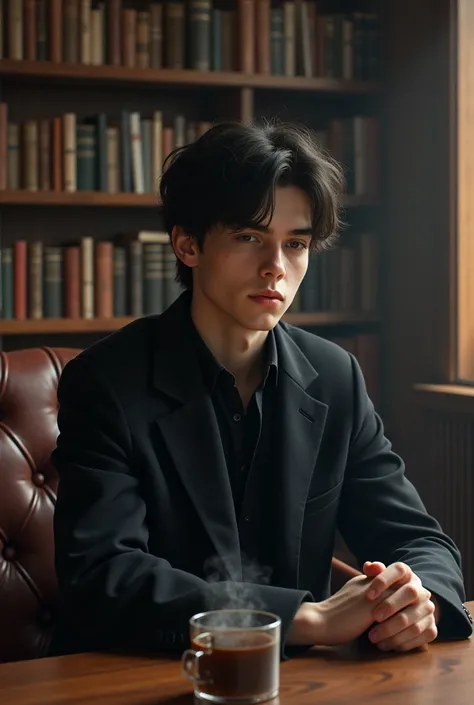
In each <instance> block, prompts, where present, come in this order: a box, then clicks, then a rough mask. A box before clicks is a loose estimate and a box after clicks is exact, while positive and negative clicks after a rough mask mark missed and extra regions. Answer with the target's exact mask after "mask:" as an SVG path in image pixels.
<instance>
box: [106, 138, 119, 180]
mask: <svg viewBox="0 0 474 705" xmlns="http://www.w3.org/2000/svg"><path fill="white" fill-rule="evenodd" d="M119 153H120V150H119V129H118V127H108V128H107V191H108V193H118V192H119V191H120V170H119Z"/></svg>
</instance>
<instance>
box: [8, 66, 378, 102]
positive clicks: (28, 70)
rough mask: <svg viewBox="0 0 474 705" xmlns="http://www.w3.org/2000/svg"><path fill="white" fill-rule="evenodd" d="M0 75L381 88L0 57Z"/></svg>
mask: <svg viewBox="0 0 474 705" xmlns="http://www.w3.org/2000/svg"><path fill="white" fill-rule="evenodd" d="M0 74H1V75H2V76H5V77H9V78H15V79H16V80H20V79H27V80H28V81H30V80H31V79H32V78H36V79H38V80H40V81H42V82H50V83H54V82H55V81H64V80H67V81H74V82H77V83H79V82H87V83H89V84H94V83H108V84H111V83H118V84H120V85H127V84H131V85H132V86H141V87H143V86H147V85H148V84H150V83H151V84H171V85H179V86H199V87H204V86H212V87H214V86H220V87H223V88H229V87H235V88H263V89H266V90H289V91H307V92H309V93H314V92H319V93H336V94H339V95H341V94H346V95H358V94H359V95H372V94H377V93H379V92H380V91H381V85H380V83H378V82H377V81H356V80H343V79H335V78H324V77H314V78H307V77H305V76H272V75H267V74H246V73H244V72H242V71H198V70H195V69H153V68H130V67H127V66H89V65H81V64H62V63H60V64H53V63H51V62H49V61H26V60H23V61H14V60H11V59H1V60H0Z"/></svg>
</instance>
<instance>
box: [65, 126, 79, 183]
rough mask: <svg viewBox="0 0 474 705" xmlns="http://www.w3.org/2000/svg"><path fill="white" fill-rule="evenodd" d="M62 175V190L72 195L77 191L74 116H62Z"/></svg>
mask: <svg viewBox="0 0 474 705" xmlns="http://www.w3.org/2000/svg"><path fill="white" fill-rule="evenodd" d="M62 132H63V175H64V190H65V191H67V192H69V193H73V192H74V191H77V177H76V160H77V146H76V145H77V141H76V114H75V113H66V114H65V115H63V130H62Z"/></svg>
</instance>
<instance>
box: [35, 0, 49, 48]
mask: <svg viewBox="0 0 474 705" xmlns="http://www.w3.org/2000/svg"><path fill="white" fill-rule="evenodd" d="M48 39H49V37H48V12H47V7H46V0H38V5H37V9H36V58H37V59H38V60H39V61H46V59H47V58H48Z"/></svg>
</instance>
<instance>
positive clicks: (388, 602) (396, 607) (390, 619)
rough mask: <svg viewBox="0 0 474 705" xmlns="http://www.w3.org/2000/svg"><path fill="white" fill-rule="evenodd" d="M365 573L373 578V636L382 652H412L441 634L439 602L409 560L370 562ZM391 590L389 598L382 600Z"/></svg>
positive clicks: (371, 586)
mask: <svg viewBox="0 0 474 705" xmlns="http://www.w3.org/2000/svg"><path fill="white" fill-rule="evenodd" d="M364 573H365V575H366V576H367V577H373V580H372V584H371V585H370V588H369V589H368V590H367V593H366V595H367V600H368V602H369V604H370V603H372V605H373V618H374V621H376V622H380V624H378V625H377V626H375V627H373V628H372V629H371V630H370V632H369V639H370V640H371V641H372V642H373V643H374V644H376V645H377V647H378V648H379V649H380V650H381V651H389V650H395V651H411V650H412V649H416V648H419V647H423V646H425V644H428V643H430V642H431V641H434V639H436V637H437V636H438V630H437V627H436V614H435V611H436V605H435V602H434V598H433V599H432V596H431V593H430V592H429V591H428V590H425V588H424V587H423V585H422V584H421V580H420V579H419V577H418V576H417V575H416V574H415V573H414V572H413V571H412V570H411V568H410V567H409V566H407V565H406V564H405V563H393V564H392V565H390V566H388V568H386V567H385V566H384V565H383V563H366V564H365V565H364ZM387 590H391V594H389V595H388V596H387V597H386V598H385V599H382V601H381V600H380V598H381V596H383V595H384V593H385V592H386V591H387Z"/></svg>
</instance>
